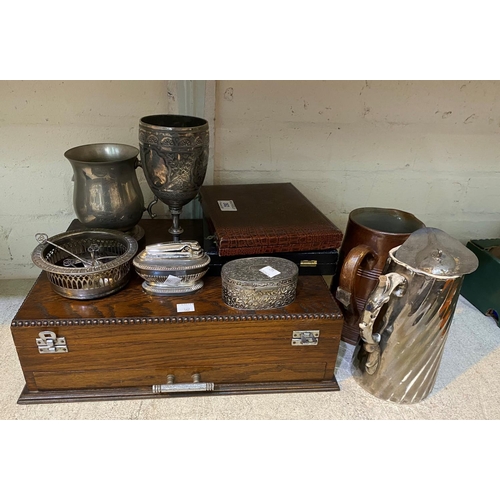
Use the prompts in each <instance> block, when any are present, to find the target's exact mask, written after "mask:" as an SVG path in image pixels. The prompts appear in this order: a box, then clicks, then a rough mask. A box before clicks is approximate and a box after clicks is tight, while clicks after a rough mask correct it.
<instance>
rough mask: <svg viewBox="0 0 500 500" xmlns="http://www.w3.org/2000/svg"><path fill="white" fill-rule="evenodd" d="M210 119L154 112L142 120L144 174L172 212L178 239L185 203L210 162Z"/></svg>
mask: <svg viewBox="0 0 500 500" xmlns="http://www.w3.org/2000/svg"><path fill="white" fill-rule="evenodd" d="M208 141H209V132H208V122H207V121H206V120H205V119H203V118H198V117H195V116H185V115H151V116H145V117H143V118H141V120H140V122H139V149H140V154H141V163H142V168H143V170H144V175H145V177H146V180H147V182H148V185H149V187H150V188H151V190H152V191H153V193H154V195H155V196H156V198H158V199H160V200H161V201H162V202H163V203H165V204H166V205H167V206H168V208H169V210H170V213H171V214H172V227H171V228H170V229H169V232H170V233H171V234H172V235H173V241H175V242H178V241H179V238H180V234H181V233H182V232H183V229H182V228H181V227H180V224H179V216H180V214H181V211H182V207H183V206H184V205H186V204H187V203H189V202H190V201H191V200H193V199H194V198H195V197H196V195H197V194H198V191H199V189H200V187H201V185H202V184H203V181H204V179H205V174H206V172H207V164H208Z"/></svg>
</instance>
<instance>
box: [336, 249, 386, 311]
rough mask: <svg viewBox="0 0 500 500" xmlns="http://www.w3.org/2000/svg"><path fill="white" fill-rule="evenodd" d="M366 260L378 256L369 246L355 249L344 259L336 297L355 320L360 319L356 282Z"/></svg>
mask: <svg viewBox="0 0 500 500" xmlns="http://www.w3.org/2000/svg"><path fill="white" fill-rule="evenodd" d="M365 258H372V259H375V258H376V255H375V253H374V252H373V250H372V249H371V248H370V247H369V246H368V245H358V246H357V247H354V248H353V249H352V250H351V251H350V252H349V253H348V254H347V257H346V258H345V259H344V263H343V264H342V269H341V270H340V275H339V285H338V287H337V292H336V294H335V296H336V297H337V300H338V301H339V302H340V303H341V304H342V305H343V306H344V307H345V308H346V309H347V310H348V311H349V312H350V313H352V315H353V318H354V320H357V319H358V317H359V311H358V307H357V305H356V300H355V293H354V282H355V281H356V273H357V272H358V269H359V266H360V265H361V263H362V262H363V261H364V260H365Z"/></svg>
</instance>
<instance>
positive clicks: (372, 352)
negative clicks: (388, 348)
mask: <svg viewBox="0 0 500 500" xmlns="http://www.w3.org/2000/svg"><path fill="white" fill-rule="evenodd" d="M406 284H407V281H406V278H405V277H404V276H402V275H401V274H399V273H388V274H383V275H382V276H379V278H378V284H377V286H376V287H375V289H374V290H373V292H372V293H371V294H370V296H369V297H368V300H367V301H366V305H365V309H364V311H363V313H362V315H361V322H360V323H359V329H360V336H361V339H362V342H363V349H364V350H365V351H366V352H367V353H368V357H367V359H366V363H365V370H366V372H367V373H368V374H370V375H373V374H374V373H375V371H376V370H377V367H378V364H379V360H380V335H379V334H378V333H375V334H374V333H373V325H374V323H375V320H376V319H377V316H378V315H379V313H380V310H381V309H382V306H383V305H384V304H386V303H387V302H389V299H390V298H391V295H392V294H393V293H394V292H395V290H396V289H398V288H399V290H400V291H401V293H403V292H404V287H406Z"/></svg>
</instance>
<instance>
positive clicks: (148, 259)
mask: <svg viewBox="0 0 500 500" xmlns="http://www.w3.org/2000/svg"><path fill="white" fill-rule="evenodd" d="M209 262H210V257H209V256H208V255H207V254H206V253H205V252H204V251H203V250H202V248H201V247H200V245H199V243H198V242H197V241H180V242H178V243H177V242H169V243H157V244H155V245H147V246H146V248H145V249H144V250H143V251H142V252H141V253H140V254H139V255H137V256H136V257H135V258H134V260H133V264H134V266H135V267H137V268H138V269H144V270H159V269H164V270H170V269H173V270H182V269H197V268H202V267H205V266H206V265H208V263H209Z"/></svg>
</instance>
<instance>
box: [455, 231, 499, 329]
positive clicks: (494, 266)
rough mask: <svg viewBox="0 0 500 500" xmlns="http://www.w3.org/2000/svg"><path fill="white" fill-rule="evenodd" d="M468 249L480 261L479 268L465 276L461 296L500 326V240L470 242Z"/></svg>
mask: <svg viewBox="0 0 500 500" xmlns="http://www.w3.org/2000/svg"><path fill="white" fill-rule="evenodd" d="M467 248H469V249H470V250H472V251H473V252H474V253H475V254H476V256H477V258H478V259H479V267H478V268H477V270H476V271H475V272H473V273H472V274H468V275H467V276H465V279H464V283H463V286H462V291H461V294H462V295H463V296H464V297H465V298H466V299H467V300H468V301H469V302H470V303H471V304H473V305H474V306H475V307H476V308H477V309H479V310H480V311H481V312H482V313H483V314H486V315H488V316H491V317H492V318H494V319H495V321H496V322H497V325H498V326H500V319H499V316H500V258H499V257H498V256H499V255H500V253H499V250H500V239H486V240H470V241H469V242H468V243H467Z"/></svg>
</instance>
